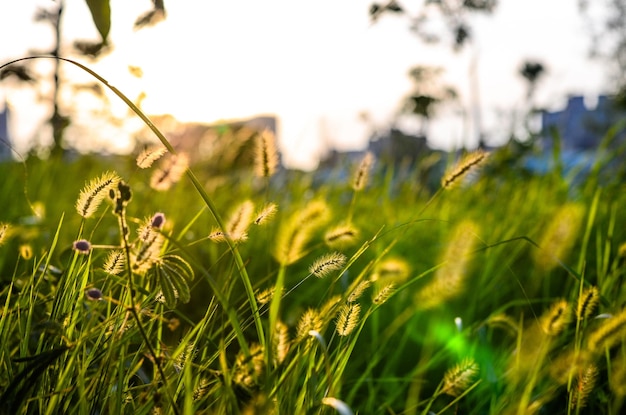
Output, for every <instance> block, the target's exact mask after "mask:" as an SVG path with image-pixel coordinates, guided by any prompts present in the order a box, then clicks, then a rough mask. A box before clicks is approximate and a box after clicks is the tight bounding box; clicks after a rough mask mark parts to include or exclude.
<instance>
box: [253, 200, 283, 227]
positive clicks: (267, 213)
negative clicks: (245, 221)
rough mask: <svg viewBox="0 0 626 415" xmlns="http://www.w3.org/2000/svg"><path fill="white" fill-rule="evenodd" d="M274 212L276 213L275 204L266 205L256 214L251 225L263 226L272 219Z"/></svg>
mask: <svg viewBox="0 0 626 415" xmlns="http://www.w3.org/2000/svg"><path fill="white" fill-rule="evenodd" d="M276 211H278V205H276V203H268V204H267V205H265V206H264V207H263V209H261V211H260V212H258V213H257V214H256V218H255V219H254V221H253V222H252V223H254V224H255V225H263V224H265V223H266V222H267V221H269V220H270V219H272V218H273V217H274V215H275V214H276Z"/></svg>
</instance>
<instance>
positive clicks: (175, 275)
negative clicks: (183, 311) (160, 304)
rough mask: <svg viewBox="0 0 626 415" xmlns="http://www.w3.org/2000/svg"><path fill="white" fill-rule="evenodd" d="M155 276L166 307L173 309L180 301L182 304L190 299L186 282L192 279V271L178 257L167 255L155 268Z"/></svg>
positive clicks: (185, 262) (187, 264)
mask: <svg viewBox="0 0 626 415" xmlns="http://www.w3.org/2000/svg"><path fill="white" fill-rule="evenodd" d="M156 274H157V279H158V283H159V286H160V288H161V292H162V293H163V297H164V298H165V304H166V305H167V307H170V308H174V307H176V303H177V302H178V300H180V301H181V302H183V303H187V302H189V300H190V299H191V291H190V289H189V285H188V284H187V281H191V280H192V279H193V269H192V268H191V266H190V265H189V263H187V261H185V260H184V259H182V258H181V257H179V256H178V255H167V256H165V257H163V259H162V261H160V263H158V264H157V266H156Z"/></svg>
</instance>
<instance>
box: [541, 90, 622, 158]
mask: <svg viewBox="0 0 626 415" xmlns="http://www.w3.org/2000/svg"><path fill="white" fill-rule="evenodd" d="M625 115H626V113H625V112H624V110H620V109H618V107H617V106H616V105H614V102H613V100H612V99H611V98H610V97H608V96H606V95H601V96H599V97H598V102H597V104H596V105H595V107H593V108H588V107H587V106H586V105H585V100H584V97H582V96H571V97H569V99H568V100H567V105H566V106H565V108H564V109H563V110H560V111H554V112H550V111H544V112H543V113H542V114H541V129H542V143H543V147H544V149H549V148H552V147H553V144H554V142H553V140H554V138H555V136H556V137H559V138H560V141H561V149H562V150H563V151H585V150H595V149H596V148H598V146H599V145H600V142H601V141H602V139H603V138H604V136H605V134H606V133H607V132H608V131H609V129H610V128H611V127H612V126H614V125H615V124H616V123H617V122H618V121H619V120H620V119H621V118H624V116H625Z"/></svg>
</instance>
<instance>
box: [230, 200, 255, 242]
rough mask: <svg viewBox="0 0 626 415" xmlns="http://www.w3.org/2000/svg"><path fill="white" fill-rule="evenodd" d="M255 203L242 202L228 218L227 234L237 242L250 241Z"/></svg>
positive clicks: (249, 201)
mask: <svg viewBox="0 0 626 415" xmlns="http://www.w3.org/2000/svg"><path fill="white" fill-rule="evenodd" d="M253 212H254V203H252V201H251V200H245V201H244V202H242V203H241V204H240V205H239V206H238V207H237V208H236V209H235V211H234V212H233V213H232V214H231V215H230V218H228V222H227V223H226V233H227V234H228V237H229V238H230V239H232V240H233V241H235V242H242V241H245V240H246V239H248V227H249V226H250V223H251V222H252V214H253Z"/></svg>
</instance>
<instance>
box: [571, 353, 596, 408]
mask: <svg viewBox="0 0 626 415" xmlns="http://www.w3.org/2000/svg"><path fill="white" fill-rule="evenodd" d="M597 379H598V368H597V366H596V365H593V364H592V365H589V366H587V367H586V368H585V369H584V370H583V371H582V373H580V374H579V375H578V381H577V382H576V386H575V387H574V394H573V396H572V400H571V405H570V407H571V408H572V409H576V408H583V407H584V406H585V405H586V404H587V398H588V397H589V395H590V394H591V391H592V390H593V388H594V387H595V386H596V380H597Z"/></svg>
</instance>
